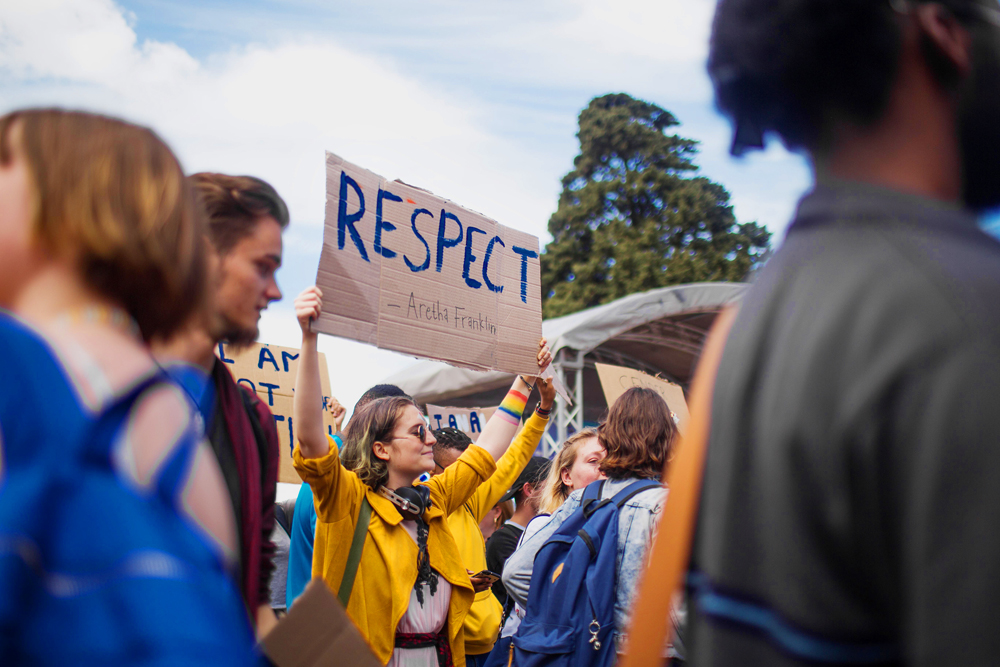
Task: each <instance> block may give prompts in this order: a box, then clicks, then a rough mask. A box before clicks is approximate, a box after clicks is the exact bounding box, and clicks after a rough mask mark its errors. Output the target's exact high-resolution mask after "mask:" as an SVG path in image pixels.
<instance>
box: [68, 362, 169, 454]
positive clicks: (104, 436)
mask: <svg viewBox="0 0 1000 667" xmlns="http://www.w3.org/2000/svg"><path fill="white" fill-rule="evenodd" d="M166 382H169V380H167V379H166V376H165V375H164V373H163V372H162V371H159V372H156V373H151V374H149V375H147V376H146V377H144V378H141V379H140V380H139V381H138V382H136V383H135V384H134V385H133V386H132V387H131V388H130V389H129V390H128V391H126V392H125V393H124V394H122V395H121V396H118V397H115V398H113V399H112V400H111V402H110V403H109V404H108V405H106V406H105V407H104V408H103V409H102V410H101V412H100V414H98V415H97V419H96V421H95V422H94V424H93V426H91V428H90V433H89V434H88V435H87V439H86V441H85V443H84V446H83V448H82V449H81V456H82V457H83V460H84V462H91V463H97V464H99V465H107V464H109V463H110V461H111V450H112V448H113V447H114V444H115V439H116V437H117V435H118V432H119V431H120V430H121V428H122V426H123V425H124V424H125V422H126V420H127V419H128V415H129V413H130V412H131V411H132V406H133V404H134V403H135V402H136V400H138V399H139V397H140V396H142V395H143V394H144V393H146V391H147V390H149V389H150V388H151V387H153V386H154V385H157V384H160V383H166Z"/></svg>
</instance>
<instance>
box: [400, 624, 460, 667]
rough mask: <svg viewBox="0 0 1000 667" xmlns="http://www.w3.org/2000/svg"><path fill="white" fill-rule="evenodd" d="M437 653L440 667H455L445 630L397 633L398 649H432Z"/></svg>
mask: <svg viewBox="0 0 1000 667" xmlns="http://www.w3.org/2000/svg"><path fill="white" fill-rule="evenodd" d="M430 647H434V649H435V650H436V651H437V658H438V667H455V663H454V662H452V659H451V644H449V643H448V634H447V632H446V629H445V628H441V631H440V632H397V633H396V648H403V649H406V648H430Z"/></svg>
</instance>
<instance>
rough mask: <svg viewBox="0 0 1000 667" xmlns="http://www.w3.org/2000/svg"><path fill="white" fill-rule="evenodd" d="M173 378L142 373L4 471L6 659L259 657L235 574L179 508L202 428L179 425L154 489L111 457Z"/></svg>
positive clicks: (244, 660)
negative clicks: (80, 432) (124, 477)
mask: <svg viewBox="0 0 1000 667" xmlns="http://www.w3.org/2000/svg"><path fill="white" fill-rule="evenodd" d="M165 381H166V380H165V378H164V377H162V376H159V375H158V376H153V377H150V378H148V379H146V380H144V381H142V382H140V383H139V384H138V385H137V386H136V387H135V388H133V389H132V390H131V391H129V392H128V393H127V394H126V395H125V396H123V397H120V398H119V399H117V400H116V401H115V402H114V403H113V405H111V406H110V407H109V408H108V409H107V410H106V411H105V412H104V413H103V414H101V415H100V416H99V417H97V418H96V420H95V421H94V423H93V424H92V426H91V428H90V430H89V433H87V435H86V436H85V437H83V438H82V440H76V442H72V441H70V442H67V443H64V444H65V450H64V453H63V456H61V457H60V458H59V459H57V460H39V461H35V462H31V461H27V462H25V464H23V465H19V466H18V468H16V469H13V470H9V471H6V473H7V477H6V479H4V480H3V483H2V486H0V591H3V593H2V594H0V663H2V664H33V665H69V664H73V665H111V664H114V665H125V666H132V667H138V666H143V667H150V666H155V667H167V666H172V665H178V666H180V665H185V666H188V665H213V666H216V665H222V666H227V667H228V666H233V667H236V666H244V665H250V664H260V662H261V657H260V655H259V654H258V653H257V652H256V651H255V649H254V646H253V634H252V630H251V627H250V623H249V619H248V617H247V614H246V610H245V608H244V607H243V604H242V602H241V599H240V596H239V593H238V591H237V589H236V587H235V585H234V583H233V582H232V581H231V579H230V577H229V576H228V574H227V572H226V571H225V569H224V568H223V566H222V564H221V563H220V562H219V560H218V558H217V557H216V556H215V554H214V552H213V551H212V550H211V549H210V548H209V546H208V544H207V543H206V542H205V541H204V538H202V537H200V536H199V535H197V534H196V533H195V532H194V531H193V530H192V529H191V527H190V526H189V525H188V524H187V523H186V521H185V520H184V519H182V518H181V516H180V515H179V512H178V509H177V508H178V507H179V505H180V504H181V502H182V498H181V497H180V490H181V483H182V481H183V479H184V478H185V474H186V472H187V470H188V469H189V467H190V466H191V463H192V461H193V457H194V453H195V447H196V445H197V443H198V442H199V439H200V437H201V435H200V430H198V429H197V427H194V426H193V427H192V430H191V432H189V433H187V434H185V435H184V436H182V437H183V441H182V443H181V444H180V445H179V446H178V447H177V448H176V450H175V451H174V452H173V453H172V454H171V456H170V458H169V459H168V460H167V461H166V462H165V463H164V464H163V466H162V467H161V471H160V474H159V477H158V479H157V482H156V484H155V488H154V489H151V490H150V491H148V492H137V491H135V490H132V489H130V488H128V487H126V486H125V485H124V484H123V483H122V481H121V480H120V479H119V478H118V476H117V475H116V474H115V472H114V469H113V467H112V463H111V451H112V443H113V442H114V441H115V438H116V436H117V435H118V434H119V432H120V431H121V430H122V429H123V428H124V427H125V426H126V424H127V420H128V416H129V412H130V410H131V409H132V406H133V405H134V403H135V401H136V400H137V399H138V398H139V397H140V396H141V395H142V394H143V393H144V392H145V391H147V390H149V389H151V388H153V387H154V386H156V385H157V384H159V383H162V382H165ZM27 418H28V419H31V418H32V417H31V415H28V417H27ZM5 444H9V445H12V444H18V445H23V443H5ZM43 444H44V443H43Z"/></svg>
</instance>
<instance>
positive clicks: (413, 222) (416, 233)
mask: <svg viewBox="0 0 1000 667" xmlns="http://www.w3.org/2000/svg"><path fill="white" fill-rule="evenodd" d="M418 215H429V216H431V217H432V218H433V217H434V214H433V213H431V212H430V211H428V210H427V209H426V208H418V209H417V210H416V211H414V212H413V215H411V216H410V227H412V228H413V234H414V236H416V237H417V238H418V239H420V242H421V243H423V244H424V250H426V251H427V256H426V257H425V258H424V263H423V264H421V265H420V266H416V265H415V264H414V263H413V262H411V261H410V258H409V257H407V256H406V255H403V261H404V262H406V265H407V266H408V267H410V271H413V272H414V273H419V272H420V271H426V270H427V267H429V266H430V265H431V247H430V246H429V245H427V241H425V240H424V237H423V236H421V235H420V231H419V230H418V229H417V216H418Z"/></svg>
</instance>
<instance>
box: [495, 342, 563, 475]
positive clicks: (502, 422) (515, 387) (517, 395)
mask: <svg viewBox="0 0 1000 667" xmlns="http://www.w3.org/2000/svg"><path fill="white" fill-rule="evenodd" d="M551 361H552V354H551V353H550V352H549V345H548V342H547V341H546V340H545V339H544V338H543V339H541V340H540V341H538V374H539V375H541V373H542V371H544V370H545V369H546V368H547V367H548V365H549V363H551ZM533 381H534V380H533ZM531 389H532V385H530V384H528V383H527V382H525V378H522V377H521V376H518V377H516V378H514V384H512V385H511V387H510V391H509V392H507V396H506V397H504V399H503V402H502V403H500V408H499V409H498V410H497V411H496V412H494V413H493V416H492V417H490V420H489V421H488V422H486V426H485V427H484V428H483V432H482V433H481V434H480V435H479V440H477V441H476V444H477V445H479V446H480V447H482V448H483V449H485V450H486V451H487V452H489V454H490V456H492V457H493V460H494V461H496V460H498V459H499V458H500V457H501V456H503V454H504V452H506V451H507V447H509V446H510V441H511V440H513V439H514V433H516V432H517V427H518V425H519V424H520V423H521V414H522V413H523V412H524V406H525V404H526V403H527V402H528V395H529V394H530V393H531Z"/></svg>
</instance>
